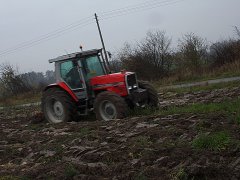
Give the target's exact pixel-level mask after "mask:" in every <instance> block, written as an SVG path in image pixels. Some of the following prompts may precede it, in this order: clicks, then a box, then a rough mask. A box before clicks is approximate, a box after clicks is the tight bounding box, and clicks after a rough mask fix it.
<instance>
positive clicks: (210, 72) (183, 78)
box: [155, 60, 240, 87]
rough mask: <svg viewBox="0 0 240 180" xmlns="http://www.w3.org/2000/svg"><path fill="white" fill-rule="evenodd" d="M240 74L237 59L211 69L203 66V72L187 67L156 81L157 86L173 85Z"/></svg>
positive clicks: (239, 65)
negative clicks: (195, 71) (196, 71)
mask: <svg viewBox="0 0 240 180" xmlns="http://www.w3.org/2000/svg"><path fill="white" fill-rule="evenodd" d="M235 76H240V61H239V60H236V61H235V62H232V63H228V64H225V65H223V66H221V67H219V68H214V69H212V68H211V69H209V68H203V69H202V73H200V74H199V73H194V72H190V71H186V70H185V69H184V70H183V71H182V72H181V71H180V72H178V73H176V74H173V75H171V76H169V77H167V78H164V79H161V80H159V81H158V82H155V85H156V86H158V87H159V86H161V85H172V84H182V83H191V82H196V81H206V80H211V79H220V78H228V77H235Z"/></svg>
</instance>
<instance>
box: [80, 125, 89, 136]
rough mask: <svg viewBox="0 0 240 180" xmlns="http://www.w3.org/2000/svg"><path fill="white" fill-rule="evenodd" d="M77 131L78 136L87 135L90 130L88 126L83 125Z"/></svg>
mask: <svg viewBox="0 0 240 180" xmlns="http://www.w3.org/2000/svg"><path fill="white" fill-rule="evenodd" d="M79 133H80V136H87V135H89V134H90V133H91V131H90V129H89V128H86V127H84V128H81V129H80V131H79Z"/></svg>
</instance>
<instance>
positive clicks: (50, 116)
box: [42, 49, 158, 123]
mask: <svg viewBox="0 0 240 180" xmlns="http://www.w3.org/2000/svg"><path fill="white" fill-rule="evenodd" d="M102 54H103V53H102V49H94V50H89V51H83V52H77V53H72V54H67V55H64V56H60V57H57V58H55V59H51V60H49V62H50V63H55V74H56V83H55V84H51V85H49V86H47V87H46V88H45V90H44V92H43V98H42V110H43V113H44V115H45V118H46V119H47V120H48V121H49V122H51V123H59V122H64V121H70V120H75V119H79V115H87V114H88V112H89V111H90V110H91V109H93V110H94V111H95V113H96V117H97V119H100V120H110V119H120V118H124V117H126V115H127V112H128V108H134V107H136V106H140V107H141V106H145V105H146V104H150V105H153V106H157V105H158V98H157V93H156V91H154V89H153V88H152V87H151V86H149V85H144V83H142V82H139V81H137V77H136V74H135V73H133V72H126V71H122V72H119V73H112V74H111V73H109V72H110V71H109V66H108V63H107V62H106V60H105V59H104V58H103V55H102Z"/></svg>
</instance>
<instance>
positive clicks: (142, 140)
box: [135, 136, 152, 148]
mask: <svg viewBox="0 0 240 180" xmlns="http://www.w3.org/2000/svg"><path fill="white" fill-rule="evenodd" d="M135 144H136V146H138V147H142V148H144V147H148V146H150V145H151V144H152V141H151V140H150V138H149V137H147V136H139V137H137V138H136V141H135Z"/></svg>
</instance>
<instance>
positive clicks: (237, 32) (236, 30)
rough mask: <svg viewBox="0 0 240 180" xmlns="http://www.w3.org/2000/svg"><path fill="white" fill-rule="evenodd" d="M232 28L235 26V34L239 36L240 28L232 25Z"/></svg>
mask: <svg viewBox="0 0 240 180" xmlns="http://www.w3.org/2000/svg"><path fill="white" fill-rule="evenodd" d="M234 28H235V32H236V34H237V36H238V37H239V38H240V30H239V29H238V27H237V26H234Z"/></svg>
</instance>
